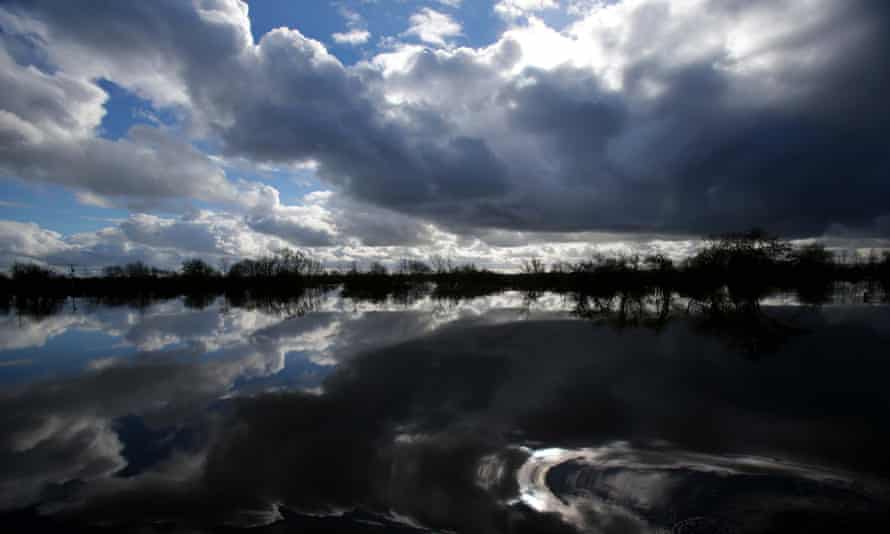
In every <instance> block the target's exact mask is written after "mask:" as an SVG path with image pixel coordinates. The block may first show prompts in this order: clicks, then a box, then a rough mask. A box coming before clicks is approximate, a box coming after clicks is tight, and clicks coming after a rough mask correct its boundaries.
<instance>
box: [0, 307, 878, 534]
mask: <svg viewBox="0 0 890 534" xmlns="http://www.w3.org/2000/svg"><path fill="white" fill-rule="evenodd" d="M797 303H798V302H797V301H792V302H788V301H787V300H786V299H785V298H784V297H783V296H773V297H771V300H756V301H750V300H744V299H735V300H734V299H733V298H732V296H731V295H729V294H726V293H720V294H713V295H709V296H708V298H692V297H689V296H678V295H676V294H672V293H669V292H664V293H650V294H626V295H625V294H615V295H571V296H565V295H556V294H551V293H543V294H533V295H531V294H528V293H521V292H508V293H504V294H498V295H492V296H488V297H477V298H473V299H468V300H466V301H461V300H456V299H448V300H443V299H439V298H436V297H435V296H434V295H432V294H423V295H416V296H415V297H414V298H411V299H408V300H405V299H401V298H393V297H387V298H384V299H378V300H376V301H373V302H368V301H364V300H361V299H358V298H349V297H344V296H343V295H342V294H341V293H339V292H337V291H320V292H318V293H314V294H312V295H307V296H306V297H305V298H301V299H296V300H294V299H290V300H286V301H283V302H282V301H274V299H272V300H267V299H263V298H255V299H248V300H245V301H241V302H233V301H232V299H226V298H217V299H214V300H212V301H210V302H199V303H195V302H194V301H187V300H168V301H157V302H142V303H140V305H139V306H136V307H129V306H121V305H117V306H110V305H108V304H109V303H102V302H88V301H78V302H77V303H76V307H75V306H73V305H72V303H71V302H70V301H65V302H63V303H62V304H61V306H57V307H56V308H55V309H56V313H54V314H49V315H47V314H42V315H41V314H36V315H35V314H28V313H25V314H22V313H13V312H14V310H12V311H11V313H10V314H9V315H7V316H6V317H4V318H3V319H2V321H0V341H2V343H3V351H2V352H0V361H2V362H9V363H6V364H4V365H3V366H2V367H0V376H2V377H3V382H2V390H0V508H2V509H4V510H7V512H5V513H4V514H0V524H13V525H24V526H27V525H31V526H33V525H36V524H38V523H37V522H39V521H41V520H44V519H41V517H50V518H52V521H59V522H61V523H59V524H69V523H68V522H74V523H78V524H85V525H94V524H102V525H106V526H107V525H115V526H123V527H127V528H135V526H138V527H139V528H144V529H147V530H148V531H152V529H154V530H155V531H169V530H171V529H173V528H174V527H175V528H181V529H204V528H215V527H218V526H220V525H228V526H230V527H233V528H234V527H247V526H252V527H256V528H260V529H261V530H260V531H263V530H267V529H276V528H298V529H300V530H301V531H312V529H333V530H344V529H350V530H358V531H393V530H399V529H401V530H406V531H407V530H421V529H425V528H431V529H451V530H457V531H462V532H574V531H593V532H653V531H659V530H661V531H666V532H671V531H673V532H766V531H780V532H781V531H802V530H803V531H811V532H812V531H816V532H820V531H825V532H828V531H835V530H837V529H839V528H842V527H846V528H850V527H852V528H854V529H855V528H865V527H866V525H872V524H874V523H882V524H884V525H885V526H886V525H887V524H890V521H888V517H887V512H886V510H888V509H890V494H888V493H887V492H888V489H887V484H886V482H887V480H888V477H890V459H888V458H887V457H886V453H885V451H886V450H887V447H888V445H890V425H888V424H887V423H888V416H887V415H886V414H887V413H890V412H888V409H890V392H888V391H887V387H886V384H885V379H884V377H885V376H887V371H888V370H890V369H888V368H890V363H888V362H887V361H886V358H885V357H884V355H883V353H882V350H883V349H882V348H884V347H887V346H890V343H888V342H890V309H888V308H887V307H883V306H865V305H841V306H825V307H813V306H798V305H796V304H797ZM789 304H794V305H789ZM579 318H583V319H585V320H579ZM739 354H743V355H746V356H752V355H753V356H762V355H767V354H768V355H769V357H768V358H759V359H758V358H741V357H739ZM41 514H43V515H41ZM47 520H48V519H47ZM165 529H167V530H165Z"/></svg>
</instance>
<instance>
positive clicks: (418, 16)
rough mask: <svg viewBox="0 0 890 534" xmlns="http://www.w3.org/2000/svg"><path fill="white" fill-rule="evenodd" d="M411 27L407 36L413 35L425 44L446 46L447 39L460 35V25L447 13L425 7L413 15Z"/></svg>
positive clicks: (407, 31)
mask: <svg viewBox="0 0 890 534" xmlns="http://www.w3.org/2000/svg"><path fill="white" fill-rule="evenodd" d="M409 20H410V21H411V27H410V28H408V29H407V30H406V31H405V33H404V34H405V35H413V36H415V37H417V38H418V39H420V40H421V41H423V42H425V43H429V44H432V45H436V46H445V45H446V44H447V39H448V38H450V37H454V36H457V35H460V33H461V26H460V24H459V23H458V22H457V21H455V20H454V19H453V18H451V17H450V16H449V15H447V14H445V13H441V12H439V11H436V10H435V9H431V8H428V7H425V8H423V9H421V10H420V11H418V12H417V13H414V14H413V15H411V17H410V19H409Z"/></svg>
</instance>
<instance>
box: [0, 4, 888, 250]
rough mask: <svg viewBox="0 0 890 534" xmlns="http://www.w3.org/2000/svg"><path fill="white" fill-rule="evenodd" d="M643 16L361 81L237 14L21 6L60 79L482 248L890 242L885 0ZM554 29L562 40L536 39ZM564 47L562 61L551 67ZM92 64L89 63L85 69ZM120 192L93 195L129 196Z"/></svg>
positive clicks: (521, 37)
mask: <svg viewBox="0 0 890 534" xmlns="http://www.w3.org/2000/svg"><path fill="white" fill-rule="evenodd" d="M624 4H625V3H616V4H608V5H607V6H604V7H603V6H601V7H602V8H603V9H606V8H608V9H614V10H616V12H618V13H620V22H619V30H620V31H617V30H614V28H606V27H604V26H597V25H596V24H597V23H596V21H595V20H594V18H593V17H592V18H590V19H585V20H581V21H579V22H578V23H577V24H576V25H575V26H572V27H570V28H568V29H567V30H566V31H565V32H564V33H563V34H561V35H558V34H557V33H556V32H553V31H552V30H550V29H542V26H541V23H540V22H536V23H529V24H530V26H528V27H525V28H523V27H520V28H514V29H512V30H510V32H508V34H509V35H506V36H505V37H504V38H503V39H502V40H501V41H499V42H498V43H496V44H495V45H493V46H492V47H491V48H489V49H479V50H469V49H463V50H444V49H439V50H433V51H421V50H419V49H418V50H413V49H411V48H409V47H402V48H397V49H396V50H394V51H393V54H396V55H397V54H403V55H404V56H405V57H406V58H407V60H406V61H403V62H402V63H400V64H398V65H396V64H395V63H387V59H386V58H385V57H384V56H386V54H383V55H381V56H378V57H376V58H373V60H372V61H371V62H370V63H369V64H365V65H358V66H352V67H345V66H343V65H342V64H341V63H340V62H339V61H338V60H337V59H336V58H334V57H333V56H331V55H329V54H328V53H327V51H326V50H325V48H324V47H323V45H321V44H320V43H318V42H316V41H313V40H311V39H307V38H306V37H304V36H303V35H302V34H300V33H299V32H298V31H292V30H285V29H280V30H275V31H273V32H270V33H269V34H266V35H265V36H264V37H263V38H262V39H261V40H260V41H259V42H258V43H253V42H252V38H251V37H250V31H249V26H248V22H247V16H246V13H245V11H244V6H243V5H242V4H238V3H236V2H233V1H230V2H227V1H222V0H220V1H218V2H203V3H200V4H198V7H199V9H198V10H192V9H190V8H191V7H192V5H191V4H186V3H182V2H162V3H157V2H154V3H149V4H143V3H137V4H130V3H123V4H122V3H117V2H102V3H97V4H96V5H95V7H96V8H95V9H89V10H87V9H81V8H76V7H73V6H67V5H66V6H64V7H61V8H60V7H59V6H57V5H55V4H45V3H39V2H37V3H35V2H29V3H21V4H18V3H12V4H9V5H10V6H11V7H10V8H9V9H11V10H12V11H14V12H15V13H18V14H19V15H21V17H24V18H33V19H35V20H38V21H40V22H41V23H42V24H44V25H45V26H46V27H45V28H44V29H43V30H42V31H43V32H44V33H45V36H46V40H47V43H49V44H48V45H47V46H49V48H50V50H51V53H50V54H49V55H50V58H51V60H52V61H54V62H55V63H57V64H59V65H61V66H62V67H64V68H67V69H69V70H71V71H74V72H81V73H83V76H86V77H87V78H89V77H91V76H97V75H102V76H105V77H108V78H109V79H112V80H113V81H115V83H119V84H120V85H122V86H125V87H129V88H131V89H133V90H134V91H137V92H139V93H140V94H144V95H146V96H148V97H150V98H152V99H154V100H155V101H157V102H160V103H173V104H176V105H179V106H181V107H183V108H184V109H187V110H189V118H190V121H191V123H190V124H191V126H192V127H193V128H194V129H195V131H196V132H202V133H207V134H209V135H211V136H212V137H215V138H218V139H219V140H221V141H222V144H223V146H224V149H225V150H226V151H227V153H229V154H232V155H239V156H245V157H247V158H248V159H251V160H254V161H275V162H288V161H304V160H307V159H312V160H314V161H316V162H317V163H318V164H319V174H320V176H322V177H323V178H324V179H326V180H327V181H329V182H330V183H332V184H334V185H335V186H336V187H337V188H339V189H340V190H342V191H343V192H345V193H346V194H347V195H349V196H351V197H353V198H356V199H359V200H362V201H366V202H370V203H373V204H376V205H378V206H382V207H386V208H389V209H392V210H394V211H399V212H403V213H408V214H411V215H415V216H420V217H423V218H426V219H429V220H433V221H436V222H438V223H441V224H443V225H445V226H447V227H449V228H451V229H455V230H457V231H460V232H472V231H473V230H474V229H475V228H478V227H489V228H501V229H512V230H526V231H529V230H530V231H542V230H545V231H582V230H601V231H644V232H662V233H712V232H718V231H723V230H730V229H738V228H740V227H745V226H751V225H761V226H765V227H767V228H769V229H771V230H773V231H777V232H782V233H786V234H789V235H817V234H822V233H824V232H825V231H826V230H828V229H829V228H830V227H832V225H834V226H836V227H837V226H841V227H844V228H846V229H848V231H850V232H854V233H857V234H859V235H867V234H878V235H886V225H882V224H881V223H880V221H882V220H884V219H881V217H886V216H887V214H888V213H890V208H887V207H886V202H884V199H885V198H888V197H890V180H888V173H890V156H888V152H890V151H888V150H887V149H886V138H887V134H888V130H887V124H890V106H888V104H887V100H886V98H884V97H883V92H884V89H885V88H886V87H887V86H888V83H890V66H888V63H890V62H888V60H887V56H886V53H885V52H886V50H888V49H890V39H888V33H890V32H888V28H890V16H888V15H890V9H888V8H887V7H886V6H885V5H884V4H883V3H881V2H873V1H867V0H855V1H851V2H843V3H840V2H813V3H804V2H797V1H792V0H787V1H783V2H737V1H734V0H719V1H718V0H712V1H709V2H702V3H701V5H700V6H699V10H698V11H694V12H689V11H688V9H687V10H685V11H684V9H683V7H682V6H680V7H677V6H674V5H671V3H669V2H664V1H661V0H647V1H639V2H635V3H633V5H631V4H630V3H629V2H627V3H626V4H628V5H629V6H630V7H627V8H625V6H624ZM690 5H691V4H690ZM757 17H760V18H757ZM752 21H754V22H752ZM767 21H768V22H769V23H767ZM535 24H537V25H538V26H535ZM536 28H537V29H536ZM736 29H739V30H740V33H739V34H733V31H734V30H736ZM625 30H626V31H625ZM523 32H525V33H523ZM535 32H537V34H536V33H535ZM542 32H543V33H547V32H549V34H548V35H549V37H548V38H547V39H544V38H541V37H540V36H537V37H536V36H535V35H538V34H541V33H542ZM610 32H612V33H610ZM548 39H549V40H548ZM553 41H560V42H562V45H560V46H562V48H559V47H557V48H553V49H549V48H546V47H549V46H551V45H552V42H553ZM751 43H753V44H751ZM594 45H596V46H597V47H599V48H597V50H598V52H597V54H599V56H597V57H594V58H593V59H592V60H590V61H592V62H594V63H596V62H597V61H607V62H609V61H611V62H612V63H611V64H610V65H609V66H608V67H609V68H602V69H599V70H598V68H592V67H589V66H588V65H586V64H582V63H584V62H583V61H575V60H572V59H571V58H569V57H566V58H565V59H566V61H565V62H563V61H556V62H553V63H552V64H550V65H547V66H542V65H540V64H535V62H534V61H531V60H528V61H526V60H527V59H528V58H533V57H536V56H541V55H542V52H546V53H551V54H556V55H557V57H558V55H559V54H566V55H567V56H569V55H571V54H575V53H578V54H583V53H584V51H585V50H589V49H593V47H594ZM746 47H747V48H746ZM546 53H544V54H543V55H546ZM18 55H19V56H20V55H21V54H18ZM75 55H78V56H79V57H85V58H87V59H88V61H85V62H84V66H77V65H76V63H75V62H74V60H73V59H72V58H73V57H74V56H75ZM390 59H391V58H390ZM538 63H540V61H538ZM518 65H523V67H522V68H519V67H517V66H518ZM72 98H75V97H72ZM91 98H92V97H91ZM4 109H5V108H4ZM47 109H50V108H47ZM12 113H13V114H14V115H13V117H5V118H7V119H10V120H9V121H8V122H9V124H8V125H6V126H7V128H5V129H4V130H2V137H0V139H3V140H4V141H3V142H4V144H5V143H6V142H7V141H6V139H7V137H8V136H7V135H6V134H7V133H8V132H7V130H9V132H11V133H10V135H12V134H15V136H13V137H15V139H18V140H19V141H16V142H22V141H20V140H21V139H25V140H26V141H27V143H31V145H33V144H34V143H36V141H34V140H35V139H37V137H38V135H37V133H34V132H35V131H38V130H39V128H43V127H48V126H47V125H46V123H47V121H44V120H43V119H40V120H39V121H38V118H39V117H37V118H34V119H33V120H32V119H31V118H29V117H32V115H31V112H30V111H28V110H25V111H21V113H18V112H17V111H16V109H12ZM16 117H17V118H18V119H21V120H18V121H13V120H12V119H13V118H16ZM62 118H63V119H64V118H65V116H63V117H62ZM65 120H67V119H65ZM41 121H42V122H41ZM48 121H49V124H50V125H51V126H54V127H61V128H66V124H68V123H67V122H65V121H63V120H56V119H54V118H50V119H48ZM25 123H27V124H25ZM73 124H76V125H78V126H79V127H82V126H83V125H84V124H87V125H88V124H90V123H89V121H86V120H84V121H81V122H77V121H75V122H74V123H73ZM29 125H30V126H31V127H32V128H31V129H30V130H29ZM35 125H36V126H35ZM34 128H38V130H34ZM29 132H30V133H29ZM29 135H30V137H29ZM31 145H29V146H31ZM40 147H43V148H45V147H46V145H45V144H40ZM25 154H27V152H25ZM45 156H46V153H45V152H41V158H36V157H35V158H32V159H34V161H35V163H34V164H33V165H27V164H26V162H23V163H20V164H17V165H16V166H15V167H14V170H16V171H17V172H22V173H25V174H30V175H33V176H34V177H35V179H49V178H46V175H47V171H45V170H44V169H45V168H46V167H47V166H52V165H53V161H54V160H53V158H48V157H45ZM22 157H26V156H22ZM95 159H96V161H101V158H99V157H98V156H97V157H96V158H95ZM42 160H47V161H49V163H41V161H42ZM60 161H62V162H69V161H70V158H69V159H65V158H63V159H62V160H60ZM76 163H77V162H75V165H73V166H74V167H77V166H78V165H77V164H76ZM56 165H57V167H58V166H59V165H61V164H56ZM195 165H196V167H195V168H196V169H198V167H197V164H195ZM115 169H120V170H121V171H122V172H126V169H123V168H122V167H121V166H118V167H115ZM201 169H203V167H202V168H201ZM201 169H198V170H201ZM205 170H207V171H208V174H209V175H213V173H212V172H210V169H205ZM25 171H27V173H26V172H25ZM54 172H55V171H54ZM49 174H53V173H49ZM94 174H95V175H97V176H98V178H93V175H94ZM195 174H196V173H190V174H189V175H188V176H187V179H186V182H189V183H192V184H193V185H192V186H190V187H188V188H184V189H183V188H182V187H179V188H176V187H172V186H166V187H167V189H164V185H163V184H167V183H168V182H169V183H170V184H174V185H175V184H177V183H181V182H183V181H182V180H175V181H165V180H155V181H154V182H152V181H150V180H149V181H146V180H137V182H138V183H139V184H144V183H157V184H161V186H162V187H161V189H162V193H163V194H171V193H176V192H183V193H184V194H200V195H203V196H204V197H212V196H213V195H211V194H210V191H213V190H215V189H217V188H218V187H219V186H218V185H217V186H214V185H212V184H209V185H207V186H205V187H203V188H202V187H198V186H196V185H194V184H196V183H198V182H201V178H200V177H198V176H195ZM41 176H43V178H41ZM77 176H82V174H81V175H77ZM103 176H106V174H103V173H102V172H96V173H90V179H89V180H87V179H86V178H83V179H82V180H81V179H80V178H77V179H75V180H74V181H75V182H78V183H79V182H83V184H82V185H84V186H85V187H87V188H89V189H91V190H93V191H98V192H106V191H108V192H111V193H113V194H119V193H120V192H119V191H117V190H113V189H109V188H110V187H111V186H110V185H106V182H109V180H107V179H106V178H103ZM52 179H53V180H56V181H59V179H58V178H52ZM90 180H98V181H100V182H102V183H101V184H97V183H93V182H91V181H90ZM119 183H121V184H127V183H129V182H126V181H122V182H119ZM214 183H216V184H219V183H220V178H219V177H218V176H217V178H216V181H215V182H214ZM134 187H135V185H134ZM139 193H140V194H153V191H139ZM227 194H228V195H229V196H232V195H233V194H234V193H231V192H230V193H227ZM257 223H258V224H260V225H265V226H266V227H268V229H269V231H270V232H272V233H276V234H280V233H281V232H287V231H288V230H287V229H286V228H280V225H276V224H275V221H274V220H264V219H261V220H258V221H257ZM307 242H308V243H313V244H315V243H316V242H319V241H317V240H313V239H309V240H308V241H307ZM319 243H320V242H319Z"/></svg>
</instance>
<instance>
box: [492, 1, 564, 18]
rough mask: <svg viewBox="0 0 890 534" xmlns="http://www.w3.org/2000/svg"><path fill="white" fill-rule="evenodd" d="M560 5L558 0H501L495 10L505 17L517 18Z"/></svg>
mask: <svg viewBox="0 0 890 534" xmlns="http://www.w3.org/2000/svg"><path fill="white" fill-rule="evenodd" d="M558 7H559V2H558V1H557V0H500V1H499V2H498V3H497V4H495V6H494V11H495V13H497V14H498V15H500V16H502V17H504V18H507V19H515V18H519V17H523V16H525V15H529V14H531V13H534V12H537V11H544V10H545V9H556V8H558Z"/></svg>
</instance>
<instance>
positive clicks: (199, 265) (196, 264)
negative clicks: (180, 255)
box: [182, 258, 219, 279]
mask: <svg viewBox="0 0 890 534" xmlns="http://www.w3.org/2000/svg"><path fill="white" fill-rule="evenodd" d="M182 276H184V277H186V278H195V279H207V278H216V277H217V276H219V272H218V271H217V270H216V269H214V268H213V266H212V265H210V264H209V263H207V262H206V261H204V260H202V259H199V258H194V259H191V260H186V261H184V262H182Z"/></svg>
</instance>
